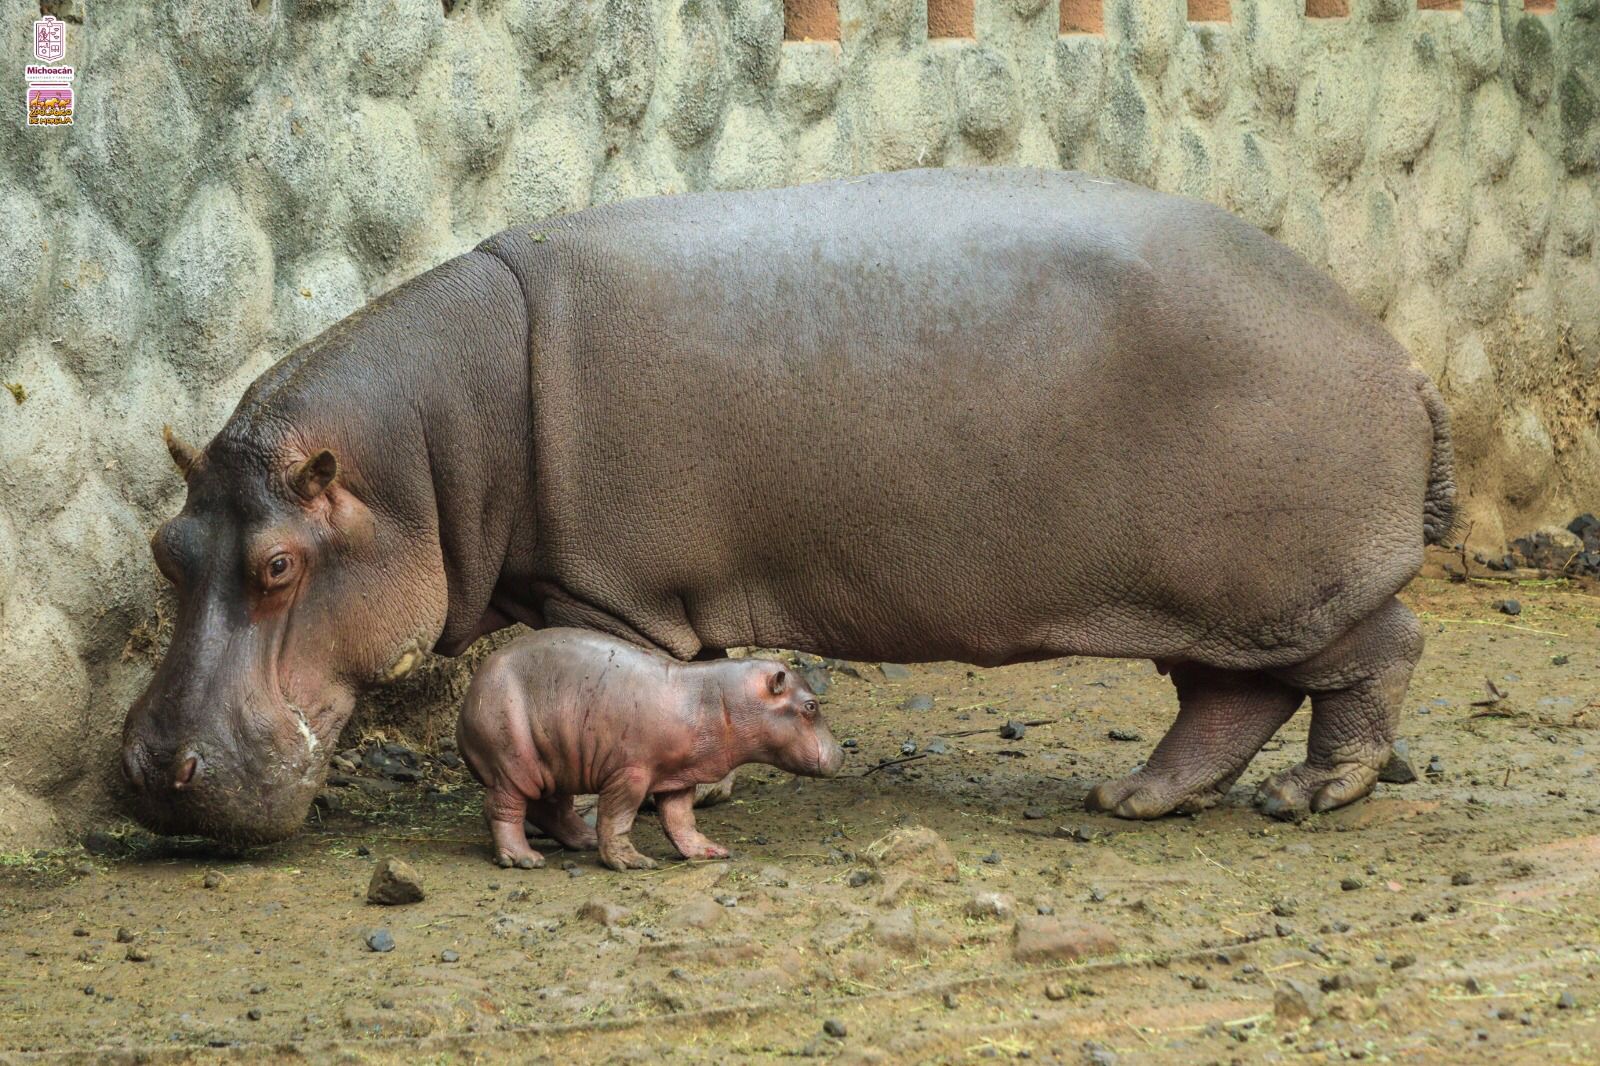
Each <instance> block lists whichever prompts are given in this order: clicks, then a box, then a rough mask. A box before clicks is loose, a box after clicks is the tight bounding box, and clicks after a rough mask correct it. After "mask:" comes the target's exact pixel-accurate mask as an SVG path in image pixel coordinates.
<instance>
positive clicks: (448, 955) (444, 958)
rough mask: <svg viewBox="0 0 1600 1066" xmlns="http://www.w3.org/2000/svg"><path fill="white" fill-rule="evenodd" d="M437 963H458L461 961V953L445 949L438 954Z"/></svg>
mask: <svg viewBox="0 0 1600 1066" xmlns="http://www.w3.org/2000/svg"><path fill="white" fill-rule="evenodd" d="M439 961H440V962H460V961H461V953H460V952H459V951H451V950H450V949H449V948H445V949H444V950H443V951H441V952H439Z"/></svg>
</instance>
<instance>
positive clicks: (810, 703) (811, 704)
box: [806, 700, 817, 714]
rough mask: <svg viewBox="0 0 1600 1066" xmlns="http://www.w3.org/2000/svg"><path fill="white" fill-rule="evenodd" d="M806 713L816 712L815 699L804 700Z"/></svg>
mask: <svg viewBox="0 0 1600 1066" xmlns="http://www.w3.org/2000/svg"><path fill="white" fill-rule="evenodd" d="M806 713H807V714H816V713H817V701H816V700H806Z"/></svg>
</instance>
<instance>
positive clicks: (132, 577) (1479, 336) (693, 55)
mask: <svg viewBox="0 0 1600 1066" xmlns="http://www.w3.org/2000/svg"><path fill="white" fill-rule="evenodd" d="M1304 2H1305V0H1233V2H1232V4H1231V7H1230V5H1229V4H1228V2H1227V0H1188V2H1187V3H1185V0H1104V3H1103V4H1102V3H1101V2H1100V0H1061V3H1060V5H1058V3H1057V0H977V3H976V6H975V8H974V5H972V4H971V3H963V2H962V0H839V3H838V4H837V5H835V4H834V3H832V2H831V0H802V2H800V3H796V4H791V5H790V8H791V9H790V10H789V11H788V12H787V15H788V17H787V18H786V12H785V8H784V5H783V4H781V3H780V2H779V0H653V2H631V0H444V2H443V3H441V2H440V0H160V2H143V0H56V2H53V3H49V4H46V5H45V6H46V7H48V8H50V9H51V10H53V11H55V12H56V13H57V14H60V15H61V16H62V17H64V18H66V19H68V20H69V22H70V23H71V26H70V32H69V51H68V56H67V62H69V63H72V64H74V65H75V66H76V67H77V68H78V70H79V76H78V80H77V89H78V116H79V117H78V121H77V124H76V125H75V126H73V127H72V128H71V129H70V130H52V131H42V130H28V129H25V128H22V126H21V124H20V118H19V117H17V116H20V113H21V98H22V79H21V71H20V67H21V65H22V64H23V63H24V62H25V61H26V60H27V58H28V50H29V47H30V26H31V23H32V20H33V19H34V18H36V17H38V8H37V7H36V6H34V5H32V4H25V3H20V2H18V0H0V41H4V42H5V45H4V53H3V54H4V55H5V56H7V57H9V58H8V59H7V62H6V64H3V65H0V78H11V79H12V81H10V82H7V84H8V85H10V88H9V89H7V90H6V92H14V93H15V94H16V97H15V100H14V101H13V102H12V103H7V104H5V105H4V106H5V107H6V109H7V114H8V115H9V116H12V117H9V118H8V119H7V120H6V121H5V122H4V123H3V124H0V379H3V381H4V382H5V383H7V384H11V385H14V386H16V387H17V390H16V395H18V396H23V395H25V397H26V399H25V400H24V401H23V402H21V403H17V402H14V401H13V399H12V398H11V397H9V396H7V395H6V394H4V393H0V458H3V463H0V612H3V613H0V847H3V846H6V845H8V844H11V843H16V842H27V841H37V840H45V839H50V838H52V837H59V836H62V835H65V834H68V833H71V832H73V831H75V830H76V829H77V828H79V827H81V825H82V824H83V822H84V820H85V819H86V818H89V817H93V816H96V815H97V814H98V813H100V811H101V810H102V809H103V806H104V800H105V797H106V795H107V787H108V781H109V780H110V779H111V776H112V767H113V765H114V762H113V759H114V752H115V746H116V739H117V733H118V728H119V725H120V721H121V717H122V714H123V712H124V709H125V708H126V707H127V705H128V703H129V702H130V701H131V700H132V699H133V697H134V696H135V695H136V693H137V692H138V690H139V689H140V688H141V687H142V685H143V683H144V681H145V679H146V678H147V677H148V673H149V668H150V662H151V658H152V655H153V654H154V653H155V652H156V651H157V650H158V649H159V647H160V644H161V641H162V640H163V638H164V626H165V619H166V612H167V609H168V608H167V607H166V605H165V604H166V601H165V600H164V599H163V598H162V596H161V594H160V591H159V581H158V579H157V577H156V575H155V572H154V568H153V566H152V564H151V562H150V559H149V553H148V550H147V548H146V544H145V541H146V538H147V536H148V534H149V533H150V531H151V530H152V529H153V528H154V526H155V525H156V523H157V522H158V520H159V519H160V518H161V517H163V516H165V515H167V514H169V513H171V512H172V511H173V510H175V509H176V507H177V506H178V505H179V503H180V500H181V485H180V482H179V480H178V478H177V477H176V475H175V474H174V472H173V471H172V469H171V465H170V463H169V462H168V460H167V457H166V455H165V453H164V451H163V448H162V445H161V442H160V439H159V429H160V426H161V424H162V423H163V422H171V423H173V424H174V425H175V426H176V427H177V428H178V429H179V430H180V432H182V433H184V434H185V435H187V436H190V437H192V438H199V439H205V438H207V437H209V435H210V434H211V433H213V432H214V431H215V430H216V429H217V428H218V427H219V426H220V425H221V423H222V422H223V420H224V418H225V417H226V415H227V413H228V411H229V410H230V408H231V407H232V405H233V403H234V402H235V401H236V399H237V398H238V396H239V395H240V394H241V392H242V391H243V389H244V387H245V385H246V384H247V383H248V382H249V381H250V380H251V379H252V378H253V377H254V376H255V375H256V374H257V373H258V372H259V371H260V370H261V369H263V368H264V367H265V366H267V365H268V364H269V363H271V362H272V361H273V360H275V359H276V358H278V357H279V356H280V355H281V354H282V353H284V352H285V351H287V350H288V349H290V348H291V347H293V346H294V345H295V344H297V343H298V342H300V341H302V340H305V339H307V338H309V337H310V336H312V335H313V334H315V333H316V332H317V331H318V330H320V329H322V328H323V327H324V326H326V325H328V324H329V323H331V322H333V321H335V320H336V319H338V318H340V317H341V316H343V315H345V314H346V313H348V312H349V311H351V310H353V309H355V308H356V307H358V306H359V305H360V304H361V303H362V302H363V301H365V300H366V299H368V298H369V297H371V296H373V295H375V294H377V293H379V292H382V291H384V290H385V289H388V288H390V287H391V286H393V285H394V284H396V283H397V282H399V281H400V280H402V279H404V278H406V277H408V276H410V275H412V274H415V273H417V272H418V271H420V270H422V269H424V268H426V267H428V266H430V265H432V264H434V263H437V262H439V261H440V260H442V259H444V258H446V257H448V256H451V255H454V254H456V253H458V252H461V251H463V250H465V249H467V248H469V247H471V246H472V245H473V244H474V243H475V242H477V241H478V240H479V239H481V238H482V237H484V236H486V235H488V234H490V233H493V232H495V231H497V230H499V229H501V228H503V227H506V226H509V225H511V224H513V223H518V222H526V221H528V220H531V219H536V218H539V217H542V216H545V215H549V214H551V213H554V212H561V211H570V210H573V209H575V208H579V207H583V206H584V205H586V204H590V203H596V202H603V201H608V200H615V199H619V198H622V197H630V196H643V195H651V194H657V193H673V192H681V191H684V190H687V189H699V188H741V187H748V186H759V185H776V184H781V183H794V182H804V181H811V180H814V179H819V178H826V177H831V176H837V175H845V174H850V173H855V172H860V171H871V170H885V169H892V168H900V167H911V166H918V165H924V166H939V165H945V166H958V165H973V164H981V163H998V162H1005V163H1016V164H1028V165H1034V166H1041V167H1057V166H1070V167H1079V168H1084V169H1088V170H1093V171H1102V172H1106V173H1110V174H1116V175H1120V176H1122V177H1126V178H1130V179H1133V180H1135V181H1139V182H1143V183H1146V184H1150V185H1154V186H1156V187H1158V188H1163V189H1169V190H1175V191H1179V192H1184V193H1189V194H1193V195H1196V196H1202V197H1205V198H1207V199H1210V200H1214V201H1216V202H1217V203H1220V204H1222V205H1224V206H1226V207H1228V208H1230V209H1231V210H1233V211H1236V212H1238V213H1239V214H1240V215H1242V216H1244V217H1245V218H1247V219H1249V220H1250V221H1251V222H1254V223H1256V224H1257V225H1260V226H1262V227H1263V228H1265V229H1266V230H1268V231H1269V232H1272V233H1275V234H1277V235H1278V236H1279V237H1281V238H1282V239H1284V240H1285V241H1287V242H1289V243H1290V244H1292V245H1293V246H1295V247H1296V248H1298V249H1299V250H1300V251H1301V252H1303V253H1305V254H1306V255H1307V256H1309V257H1310V259H1311V260H1312V261H1313V262H1316V263H1319V264H1325V265H1326V266H1327V267H1328V268H1329V269H1330V270H1331V271H1332V272H1333V273H1334V274H1335V275H1336V276H1337V277H1338V278H1339V279H1340V280H1341V281H1342V282H1343V283H1344V284H1345V285H1346V286H1348V287H1349V289H1350V291H1351V292H1353V293H1354V294H1355V296H1356V297H1357V298H1358V299H1359V300H1360V301H1361V302H1362V303H1363V304H1365V305H1366V306H1367V307H1369V308H1371V309H1372V311H1373V312H1375V313H1377V314H1379V315H1381V316H1382V317H1383V318H1384V319H1385V321H1386V322H1387V323H1388V324H1389V326H1390V328H1391V329H1392V330H1393V331H1394V332H1395V333H1396V334H1397V335H1398V336H1399V337H1400V339H1401V340H1402V341H1404V342H1405V343H1406V344H1408V345H1409V346H1410V348H1411V350H1412V351H1413V352H1414V353H1415V354H1416V357H1417V359H1418V360H1419V361H1420V362H1421V363H1422V365H1424V366H1425V367H1426V368H1427V369H1428V371H1429V372H1430V373H1431V374H1432V375H1433V376H1434V378H1435V379H1436V380H1438V381H1439V382H1440V384H1441V385H1442V387H1443V388H1444V390H1445V394H1446V395H1447V397H1449V399H1450V401H1451V403H1452V404H1453V406H1454V408H1455V413H1456V433H1457V438H1458V441H1459V451H1460V455H1461V459H1462V478H1463V481H1464V483H1465V486H1466V489H1467V493H1468V506H1469V511H1470V514H1471V516H1472V518H1473V519H1474V521H1475V522H1476V526H1475V534H1474V537H1475V540H1479V541H1482V542H1484V543H1485V544H1497V542H1499V541H1501V540H1502V538H1503V535H1504V534H1505V533H1507V532H1512V533H1515V532H1521V531H1523V530H1524V529H1526V528H1528V527H1530V526H1533V525H1536V524H1539V523H1540V522H1541V521H1543V520H1547V519H1550V518H1556V517H1561V518H1564V517H1566V516H1567V515H1568V514H1569V513H1570V512H1571V511H1572V510H1574V509H1575V508H1576V507H1577V506H1579V505H1580V504H1581V505H1583V506H1586V507H1590V508H1596V507H1597V505H1600V435H1597V423H1596V407H1597V404H1600V386H1597V384H1596V381H1597V360H1600V271H1597V266H1596V258H1595V255H1594V240H1595V232H1594V231H1595V225H1596V212H1597V207H1600V204H1597V199H1600V190H1597V178H1596V168H1597V165H1600V0H1559V2H1558V4H1557V5H1556V9H1555V10H1554V12H1553V13H1548V14H1543V15H1533V14H1528V13H1524V12H1523V11H1522V10H1521V9H1520V7H1519V6H1518V0H1511V2H1510V3H1485V2H1481V0H1467V2H1466V3H1465V5H1464V6H1462V5H1461V4H1456V5H1455V7H1456V8H1457V9H1456V10H1448V9H1445V10H1429V11H1421V12H1419V11H1417V10H1416V2H1415V0H1348V2H1346V0H1310V3H1311V14H1312V15H1313V16H1329V15H1332V16H1339V15H1345V16H1346V17H1309V18H1308V17H1307V16H1306V12H1305V11H1304V10H1303V8H1302V7H1301V4H1302V3H1304ZM1429 2H1430V4H1443V5H1445V7H1446V8H1448V7H1449V5H1450V0H1429ZM930 4H931V6H932V11H931V12H930V10H929V8H930ZM1063 5H1064V7H1063ZM1190 17H1193V18H1196V19H1202V18H1206V19H1220V20H1223V21H1214V22H1205V23H1202V22H1191V21H1188V20H1189V18H1190ZM1230 17H1231V21H1226V20H1228V19H1229V18H1230ZM930 19H931V21H932V23H933V25H934V26H935V28H936V30H938V31H940V32H945V33H957V34H966V33H970V34H971V36H970V37H957V38H950V39H935V40H930V39H929V31H928V27H929V24H930ZM786 27H787V29H788V32H789V33H790V34H791V35H793V36H796V37H799V36H803V35H805V34H807V33H809V34H810V35H811V36H826V35H832V34H835V33H836V34H837V35H838V37H839V38H840V40H839V41H838V42H828V41H805V40H793V41H786V40H785V33H786ZM1064 29H1065V30H1072V31H1083V30H1087V31H1090V32H1071V33H1065V34H1063V33H1062V32H1061V31H1062V30H1064ZM1307 343H1315V338H1307ZM1597 509H1600V508H1597ZM451 676H452V675H451V674H450V673H449V672H448V671H441V670H435V671H434V672H432V673H431V674H425V675H424V677H423V679H422V680H420V681H418V682H415V683H413V687H411V688H406V689H402V690H401V691H400V692H399V693H398V694H396V695H392V696H391V697H390V699H391V701H398V702H401V703H406V702H410V703H411V704H412V705H416V703H417V702H418V701H420V700H424V699H425V698H427V697H430V696H437V695H439V694H440V693H445V694H448V692H449V691H451V684H450V678H451Z"/></svg>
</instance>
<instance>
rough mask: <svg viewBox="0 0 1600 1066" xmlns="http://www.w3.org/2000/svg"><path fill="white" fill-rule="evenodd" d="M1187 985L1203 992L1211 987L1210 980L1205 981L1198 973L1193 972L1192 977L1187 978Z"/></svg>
mask: <svg viewBox="0 0 1600 1066" xmlns="http://www.w3.org/2000/svg"><path fill="white" fill-rule="evenodd" d="M1189 987H1190V988H1193V989H1196V990H1198V991H1201V992H1204V991H1205V990H1206V989H1208V988H1210V987H1211V982H1210V981H1207V980H1206V979H1205V978H1204V977H1203V976H1201V975H1200V974H1195V975H1194V976H1193V977H1191V978H1189Z"/></svg>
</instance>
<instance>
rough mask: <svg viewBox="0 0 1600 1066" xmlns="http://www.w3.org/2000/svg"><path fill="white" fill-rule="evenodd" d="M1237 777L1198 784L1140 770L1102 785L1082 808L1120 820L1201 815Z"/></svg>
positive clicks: (1157, 772)
mask: <svg viewBox="0 0 1600 1066" xmlns="http://www.w3.org/2000/svg"><path fill="white" fill-rule="evenodd" d="M1238 777H1239V775H1238V774H1237V773H1234V774H1231V775H1229V776H1228V777H1227V779H1226V780H1223V781H1217V782H1214V783H1207V782H1204V781H1200V782H1195V781H1190V780H1185V778H1184V775H1182V774H1179V773H1175V772H1172V771H1168V772H1166V773H1161V772H1159V771H1152V770H1151V769H1150V768H1149V767H1147V766H1146V767H1140V768H1139V769H1138V770H1135V771H1134V772H1133V773H1131V774H1129V775H1128V776H1127V777H1119V778H1117V779H1116V780H1115V781H1102V782H1100V783H1099V784H1098V785H1096V786H1095V787H1094V788H1093V789H1092V790H1091V791H1090V793H1089V795H1088V796H1086V797H1085V798H1084V801H1083V805H1084V806H1085V807H1087V808H1088V809H1089V810H1091V811H1099V812H1100V813H1102V814H1114V815H1116V816H1117V817H1118V818H1159V817H1161V816H1162V815H1163V814H1171V813H1173V812H1177V813H1178V814H1199V813H1200V812H1201V811H1204V810H1210V809H1211V808H1212V807H1215V806H1216V805H1217V804H1218V803H1219V802H1221V800H1222V797H1224V796H1226V795H1227V794H1228V789H1229V788H1231V787H1233V782H1234V781H1235V780H1237V779H1238Z"/></svg>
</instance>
